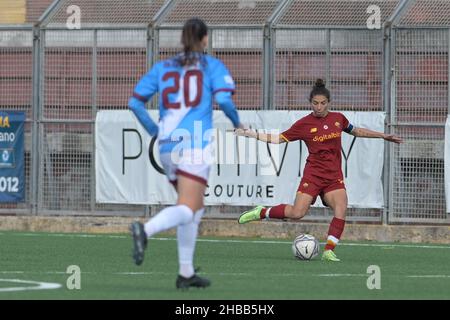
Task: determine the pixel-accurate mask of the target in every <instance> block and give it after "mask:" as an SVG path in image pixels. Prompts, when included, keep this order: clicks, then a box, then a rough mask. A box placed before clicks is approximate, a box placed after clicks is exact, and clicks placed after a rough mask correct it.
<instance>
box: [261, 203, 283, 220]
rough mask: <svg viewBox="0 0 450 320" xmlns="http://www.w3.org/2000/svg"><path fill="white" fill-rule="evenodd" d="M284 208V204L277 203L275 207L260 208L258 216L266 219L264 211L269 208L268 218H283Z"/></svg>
mask: <svg viewBox="0 0 450 320" xmlns="http://www.w3.org/2000/svg"><path fill="white" fill-rule="evenodd" d="M284 208H286V204H279V205H277V206H275V207H272V208H270V209H267V208H264V209H262V210H261V213H260V214H259V217H260V218H261V219H266V212H267V210H269V217H268V218H270V219H284V218H285V215H284Z"/></svg>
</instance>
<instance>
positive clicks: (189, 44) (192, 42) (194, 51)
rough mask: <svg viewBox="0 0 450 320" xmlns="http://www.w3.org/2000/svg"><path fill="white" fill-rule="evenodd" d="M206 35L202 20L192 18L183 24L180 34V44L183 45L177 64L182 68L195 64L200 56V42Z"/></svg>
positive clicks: (206, 29)
mask: <svg viewBox="0 0 450 320" xmlns="http://www.w3.org/2000/svg"><path fill="white" fill-rule="evenodd" d="M207 34H208V27H207V26H206V23H205V22H203V20H201V19H199V18H192V19H189V20H188V21H186V22H185V24H184V27H183V32H182V34H181V43H182V44H183V48H184V49H183V51H184V52H183V53H184V54H182V55H181V56H180V59H179V63H180V65H182V66H189V65H193V64H195V63H196V62H197V61H198V60H199V59H200V56H201V53H202V52H201V50H202V48H201V44H200V43H201V41H202V39H203V37H205V36H206V35H207Z"/></svg>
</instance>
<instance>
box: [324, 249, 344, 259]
mask: <svg viewBox="0 0 450 320" xmlns="http://www.w3.org/2000/svg"><path fill="white" fill-rule="evenodd" d="M322 260H325V261H333V262H338V261H341V260H340V259H338V257H337V256H336V254H335V253H334V251H333V250H325V251H324V252H323V254H322Z"/></svg>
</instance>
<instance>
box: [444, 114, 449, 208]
mask: <svg viewBox="0 0 450 320" xmlns="http://www.w3.org/2000/svg"><path fill="white" fill-rule="evenodd" d="M444 149H445V150H444V175H445V177H444V180H445V199H446V203H447V213H450V117H447V122H446V123H445V147H444Z"/></svg>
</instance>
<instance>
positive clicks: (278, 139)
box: [234, 128, 286, 144]
mask: <svg viewBox="0 0 450 320" xmlns="http://www.w3.org/2000/svg"><path fill="white" fill-rule="evenodd" d="M234 133H235V134H236V135H237V136H242V137H247V138H254V139H256V140H259V141H263V142H269V143H274V144H280V143H284V142H286V140H285V139H283V136H282V135H281V134H273V133H261V132H257V131H255V130H252V129H243V128H239V129H236V130H235V131H234Z"/></svg>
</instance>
